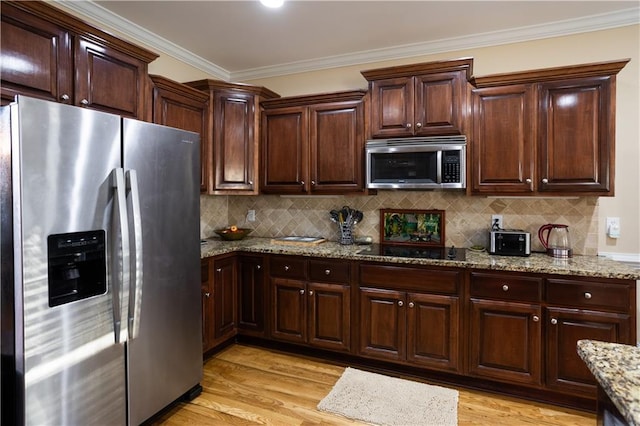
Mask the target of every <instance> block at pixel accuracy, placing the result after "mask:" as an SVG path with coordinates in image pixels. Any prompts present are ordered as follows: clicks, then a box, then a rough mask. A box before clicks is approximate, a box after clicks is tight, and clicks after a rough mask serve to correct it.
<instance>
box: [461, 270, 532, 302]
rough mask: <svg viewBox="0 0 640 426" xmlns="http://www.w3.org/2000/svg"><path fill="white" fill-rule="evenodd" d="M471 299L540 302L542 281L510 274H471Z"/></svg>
mask: <svg viewBox="0 0 640 426" xmlns="http://www.w3.org/2000/svg"><path fill="white" fill-rule="evenodd" d="M469 292H470V294H471V297H479V298H488V299H504V300H517V301H520V302H540V301H541V300H542V279H541V278H533V277H525V276H521V275H508V274H482V273H476V272H473V273H471V285H470V290H469Z"/></svg>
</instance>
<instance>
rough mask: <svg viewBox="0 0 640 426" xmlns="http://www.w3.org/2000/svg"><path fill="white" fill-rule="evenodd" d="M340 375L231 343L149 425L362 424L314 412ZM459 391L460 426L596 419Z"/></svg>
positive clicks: (332, 368)
mask: <svg viewBox="0 0 640 426" xmlns="http://www.w3.org/2000/svg"><path fill="white" fill-rule="evenodd" d="M343 371H344V367H343V366H339V365H334V364H331V363H327V362H323V361H321V360H317V359H311V358H307V357H302V356H296V355H289V354H285V353H281V352H277V351H272V350H268V349H263V348H256V347H252V346H246V345H239V344H235V345H232V346H230V347H228V348H226V349H224V350H222V351H221V352H219V353H217V354H216V355H214V356H213V357H212V358H209V359H208V360H207V361H206V362H205V366H204V378H203V380H202V383H201V384H202V387H203V388H204V390H203V392H202V394H201V395H200V396H198V397H197V398H195V399H194V400H193V401H191V402H189V403H179V404H177V405H176V406H175V407H173V408H172V409H171V410H169V411H167V412H165V413H163V414H162V415H161V416H160V417H158V418H157V419H156V420H155V421H154V422H153V423H152V424H153V425H154V426H155V425H167V426H169V425H257V424H266V425H313V424H325V425H362V424H364V423H361V422H356V421H352V420H349V419H345V418H343V417H340V416H335V415H332V414H328V413H324V412H321V411H318V410H317V409H316V405H317V404H318V402H320V400H321V399H322V398H324V397H325V396H326V394H327V393H329V391H330V390H331V388H332V387H333V385H334V384H335V382H336V381H337V380H338V378H340V375H341V374H342V372H343ZM449 387H452V386H449ZM458 390H459V392H460V393H459V399H458V424H459V425H510V426H511V425H559V426H566V425H595V424H596V417H595V415H592V414H589V413H584V412H581V411H575V410H568V409H562V408H558V407H555V406H551V405H545V404H537V403H532V402H527V401H523V400H520V399H515V398H507V397H501V396H496V395H493V394H489V393H483V392H476V391H470V390H466V389H458Z"/></svg>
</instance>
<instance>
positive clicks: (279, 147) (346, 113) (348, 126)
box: [260, 90, 366, 194]
mask: <svg viewBox="0 0 640 426" xmlns="http://www.w3.org/2000/svg"><path fill="white" fill-rule="evenodd" d="M365 95H366V92H364V91H360V90H356V91H349V92H338V93H329V94H322V95H315V96H298V97H290V98H281V99H274V100H270V101H266V102H263V103H262V108H263V112H262V154H261V166H260V170H261V172H260V173H261V180H260V191H261V192H263V193H268V194H341V193H352V192H363V191H364V165H363V161H364V157H363V155H364V139H365V136H364V135H365V129H364V127H365V124H364V123H365V119H364V118H365V117H364V116H365Z"/></svg>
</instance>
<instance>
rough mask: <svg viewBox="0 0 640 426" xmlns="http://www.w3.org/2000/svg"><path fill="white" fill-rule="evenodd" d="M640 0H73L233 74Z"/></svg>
mask: <svg viewBox="0 0 640 426" xmlns="http://www.w3.org/2000/svg"><path fill="white" fill-rule="evenodd" d="M55 1H61V0H55ZM60 4H63V3H60ZM639 5H640V2H639V1H638V0H633V1H328V0H315V1H313V0H295V1H292V0H285V4H284V6H283V7H282V8H281V9H278V10H272V9H267V8H265V7H264V6H262V5H261V4H260V3H259V2H258V1H257V0H255V1H254V0H251V1H249V0H245V1H242V0H236V1H93V2H91V1H82V2H64V7H66V8H69V9H72V10H74V11H75V12H77V13H79V14H81V15H85V16H87V17H89V18H92V19H97V20H99V21H100V22H103V23H105V24H106V25H107V26H110V27H111V28H113V29H115V30H117V31H119V32H122V33H124V34H127V35H130V36H131V37H133V38H135V39H136V40H140V41H141V42H143V43H145V44H147V45H149V46H151V47H152V48H153V49H154V50H156V51H157V52H161V53H164V54H169V55H171V56H174V57H176V58H178V59H180V60H183V61H185V62H187V63H190V64H191V65H194V66H196V67H197V68H200V69H202V70H203V71H206V72H208V73H209V74H211V75H212V76H215V77H218V78H221V79H224V80H232V81H240V80H250V79H253V78H262V77H269V76H274V75H285V74H290V73H293V72H300V71H308V70H315V69H323V68H330V67H333V66H342V65H352V64H363V63H367V62H375V61H382V60H387V59H398V58H402V57H411V56H417V55H425V54H431V53H438V52H444V51H453V50H456V49H462V48H472V47H480V46H487V45H495V44H501V43H509V42H516V41H524V40H531V39H538V38H545V37H554V36H558V35H565V34H573V33H579V32H584V31H594V30H598V29H606V28H614V27H620V26H625V25H633V24H638V23H640V7H639Z"/></svg>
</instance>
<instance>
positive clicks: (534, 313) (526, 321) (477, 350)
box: [469, 299, 542, 385]
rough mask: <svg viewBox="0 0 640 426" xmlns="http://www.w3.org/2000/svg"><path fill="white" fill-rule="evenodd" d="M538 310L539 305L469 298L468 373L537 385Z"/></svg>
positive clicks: (539, 330) (539, 355)
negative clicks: (469, 338) (469, 339)
mask: <svg viewBox="0 0 640 426" xmlns="http://www.w3.org/2000/svg"><path fill="white" fill-rule="evenodd" d="M540 310H541V308H540V306H539V305H526V304H519V303H511V302H499V301H493V300H478V299H471V318H470V333H471V336H470V337H471V341H470V366H469V367H470V368H469V370H470V373H471V374H473V375H475V376H480V377H487V378H493V379H498V380H505V381H508V382H515V383H523V384H534V385H539V384H540V383H541V365H542V363H541V340H542V331H541V326H540V324H541V321H540V315H541V314H540ZM534 318H537V320H534Z"/></svg>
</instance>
